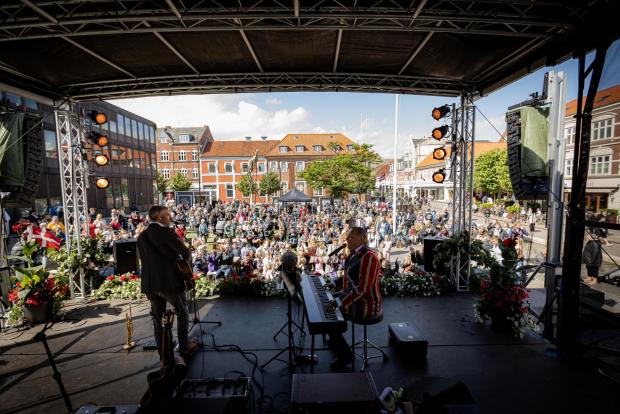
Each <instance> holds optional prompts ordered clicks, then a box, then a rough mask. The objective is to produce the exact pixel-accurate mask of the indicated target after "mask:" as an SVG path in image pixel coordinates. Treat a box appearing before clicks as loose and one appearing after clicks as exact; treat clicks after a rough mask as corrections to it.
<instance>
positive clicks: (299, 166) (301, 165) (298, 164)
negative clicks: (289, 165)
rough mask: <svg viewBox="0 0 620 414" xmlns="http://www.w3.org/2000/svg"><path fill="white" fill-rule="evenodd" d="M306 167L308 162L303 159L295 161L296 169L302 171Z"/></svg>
mask: <svg viewBox="0 0 620 414" xmlns="http://www.w3.org/2000/svg"><path fill="white" fill-rule="evenodd" d="M305 167H306V163H305V162H303V161H297V162H296V163H295V171H296V172H302V171H303V170H304V168H305Z"/></svg>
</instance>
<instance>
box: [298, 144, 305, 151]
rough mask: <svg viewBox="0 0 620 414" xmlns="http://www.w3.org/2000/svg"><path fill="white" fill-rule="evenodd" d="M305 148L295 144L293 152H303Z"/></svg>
mask: <svg viewBox="0 0 620 414" xmlns="http://www.w3.org/2000/svg"><path fill="white" fill-rule="evenodd" d="M305 149H306V147H304V146H303V145H295V152H304V150H305Z"/></svg>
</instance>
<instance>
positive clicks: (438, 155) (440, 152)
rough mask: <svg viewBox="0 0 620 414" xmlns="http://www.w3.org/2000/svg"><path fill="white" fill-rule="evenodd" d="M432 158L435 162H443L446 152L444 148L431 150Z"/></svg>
mask: <svg viewBox="0 0 620 414" xmlns="http://www.w3.org/2000/svg"><path fill="white" fill-rule="evenodd" d="M433 158H434V159H436V160H443V159H444V158H446V150H445V148H444V147H437V148H435V149H434V150H433Z"/></svg>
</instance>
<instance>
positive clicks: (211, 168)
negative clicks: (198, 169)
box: [207, 162, 215, 174]
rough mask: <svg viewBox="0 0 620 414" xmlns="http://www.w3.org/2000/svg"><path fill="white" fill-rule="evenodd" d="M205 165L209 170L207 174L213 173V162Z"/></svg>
mask: <svg viewBox="0 0 620 414" xmlns="http://www.w3.org/2000/svg"><path fill="white" fill-rule="evenodd" d="M207 165H208V167H207V171H208V172H209V174H215V163H214V162H210V163H209V164H207Z"/></svg>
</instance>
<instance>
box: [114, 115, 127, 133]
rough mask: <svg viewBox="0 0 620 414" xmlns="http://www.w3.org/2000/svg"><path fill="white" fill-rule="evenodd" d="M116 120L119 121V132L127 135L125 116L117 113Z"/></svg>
mask: <svg viewBox="0 0 620 414" xmlns="http://www.w3.org/2000/svg"><path fill="white" fill-rule="evenodd" d="M116 122H118V133H119V134H122V135H125V117H124V116H123V115H121V114H116Z"/></svg>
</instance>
